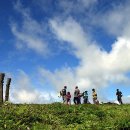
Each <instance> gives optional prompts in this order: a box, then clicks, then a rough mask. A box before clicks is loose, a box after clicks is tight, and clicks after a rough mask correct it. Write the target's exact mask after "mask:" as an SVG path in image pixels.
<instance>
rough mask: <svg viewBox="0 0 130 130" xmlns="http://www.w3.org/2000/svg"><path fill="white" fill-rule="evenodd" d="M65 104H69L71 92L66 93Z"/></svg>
mask: <svg viewBox="0 0 130 130" xmlns="http://www.w3.org/2000/svg"><path fill="white" fill-rule="evenodd" d="M66 104H67V105H70V104H71V94H70V92H67V94H66Z"/></svg>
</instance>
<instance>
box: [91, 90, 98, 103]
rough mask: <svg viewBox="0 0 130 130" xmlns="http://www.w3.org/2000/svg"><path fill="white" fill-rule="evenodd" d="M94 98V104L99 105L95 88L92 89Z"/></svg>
mask: <svg viewBox="0 0 130 130" xmlns="http://www.w3.org/2000/svg"><path fill="white" fill-rule="evenodd" d="M92 96H93V103H94V104H99V101H98V100H97V93H96V91H95V89H94V88H93V89H92Z"/></svg>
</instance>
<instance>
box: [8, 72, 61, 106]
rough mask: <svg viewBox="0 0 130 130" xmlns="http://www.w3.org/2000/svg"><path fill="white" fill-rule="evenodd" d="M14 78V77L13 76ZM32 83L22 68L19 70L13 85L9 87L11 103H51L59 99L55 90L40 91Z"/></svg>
mask: <svg viewBox="0 0 130 130" xmlns="http://www.w3.org/2000/svg"><path fill="white" fill-rule="evenodd" d="M14 78H16V77H14ZM39 89H40V88H37V87H36V86H34V85H33V80H31V78H29V76H28V75H27V74H26V73H25V72H24V71H22V70H19V73H18V76H17V78H16V80H15V81H14V82H13V87H11V89H10V101H11V102H13V103H43V104H45V103H51V102H55V101H60V99H59V98H58V96H57V94H56V93H55V92H53V91H52V92H51V91H50V92H49V93H48V91H46V90H44V91H40V90H39Z"/></svg>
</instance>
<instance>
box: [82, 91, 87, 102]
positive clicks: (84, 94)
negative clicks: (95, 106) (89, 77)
mask: <svg viewBox="0 0 130 130" xmlns="http://www.w3.org/2000/svg"><path fill="white" fill-rule="evenodd" d="M83 99H84V104H87V103H88V91H85V92H83Z"/></svg>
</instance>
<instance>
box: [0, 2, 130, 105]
mask: <svg viewBox="0 0 130 130" xmlns="http://www.w3.org/2000/svg"><path fill="white" fill-rule="evenodd" d="M129 12H130V1H129V0H1V1H0V50H1V51H0V59H1V60H0V72H3V73H5V75H6V76H5V82H4V91H5V86H6V80H7V78H9V77H11V78H12V82H11V87H10V99H9V100H10V102H13V103H51V102H59V101H61V98H59V97H58V94H59V91H60V90H61V89H62V88H63V86H65V85H66V86H67V91H70V92H71V94H72V97H73V93H74V89H75V86H78V87H79V89H80V91H81V92H84V91H85V90H87V91H88V94H89V100H90V102H91V101H92V88H95V89H96V91H97V94H98V99H99V101H100V102H109V101H111V102H114V101H116V95H115V93H116V89H120V90H121V91H122V93H123V101H124V103H130V22H129V21H130V13H129ZM72 100H73V99H72Z"/></svg>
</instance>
